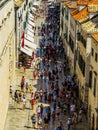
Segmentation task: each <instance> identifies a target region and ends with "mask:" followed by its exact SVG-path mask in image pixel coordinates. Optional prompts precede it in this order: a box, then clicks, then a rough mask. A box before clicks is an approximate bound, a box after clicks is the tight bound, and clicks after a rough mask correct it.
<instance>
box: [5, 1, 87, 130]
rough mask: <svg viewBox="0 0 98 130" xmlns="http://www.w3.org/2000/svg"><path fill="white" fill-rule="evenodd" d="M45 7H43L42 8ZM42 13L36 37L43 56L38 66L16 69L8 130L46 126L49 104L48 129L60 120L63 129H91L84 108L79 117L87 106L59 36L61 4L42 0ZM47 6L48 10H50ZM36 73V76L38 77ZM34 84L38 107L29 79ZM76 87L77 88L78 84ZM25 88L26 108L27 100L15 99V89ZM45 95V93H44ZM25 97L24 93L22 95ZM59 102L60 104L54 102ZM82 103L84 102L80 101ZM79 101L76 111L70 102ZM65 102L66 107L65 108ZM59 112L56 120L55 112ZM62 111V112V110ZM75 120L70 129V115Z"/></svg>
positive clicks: (39, 54)
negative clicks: (70, 73)
mask: <svg viewBox="0 0 98 130" xmlns="http://www.w3.org/2000/svg"><path fill="white" fill-rule="evenodd" d="M42 9H43V10H42ZM39 10H42V11H39V16H38V17H37V19H36V21H35V23H36V34H35V41H36V44H37V46H38V48H37V49H39V51H38V52H37V54H36V56H37V57H36V59H37V58H39V59H40V63H39V64H38V68H37V69H36V70H35V69H34V68H32V67H31V68H30V69H26V71H25V72H24V70H23V68H20V69H17V70H16V81H15V82H16V87H15V88H13V98H12V97H10V99H9V100H10V101H9V108H8V114H7V119H6V126H5V129H4V130H35V129H38V130H44V128H45V127H44V123H45V122H44V118H45V116H46V115H47V112H46V111H47V110H46V109H47V108H49V107H50V120H49V122H48V123H49V126H48V127H47V128H45V130H56V128H57V126H58V124H59V122H60V121H61V122H62V124H63V125H61V127H62V128H63V129H62V130H88V125H87V119H86V116H85V113H83V112H82V120H81V121H79V112H80V110H82V109H83V110H84V108H83V106H82V105H83V104H79V106H78V101H79V99H78V97H77V95H78V93H77V87H76V84H75V82H74V79H73V77H72V76H70V75H69V71H68V69H67V68H68V60H67V58H66V55H65V52H64V49H63V48H64V47H63V41H62V39H60V36H59V25H60V16H59V14H60V7H59V4H57V3H54V4H52V5H51V6H48V4H47V3H44V2H41V4H40V9H39ZM46 10H47V11H46ZM34 74H35V77H34ZM22 76H24V78H25V82H24V88H23V90H21V86H20V84H21V79H22ZM27 82H28V85H29V86H30V84H31V85H32V92H33V96H34V98H36V97H37V98H36V99H34V100H35V101H36V102H37V101H38V103H34V108H33V109H32V107H31V102H30V101H31V100H32V96H31V93H30V89H29V88H28V92H27V93H26V83H27ZM75 87H76V88H75ZM15 90H18V94H19V92H21V91H22V96H23V95H24V94H25V95H26V108H25V109H24V110H23V102H22V100H21V101H15V100H14V92H15ZM41 96H42V97H41ZM22 98H23V97H22ZM55 103H56V108H55V107H54V104H55ZM79 103H80V102H79ZM41 104H43V107H44V108H43V113H42V116H41V118H42V124H41V127H40V128H39V125H38V113H37V109H38V106H40V105H41ZM71 105H75V108H74V111H71V110H70V109H71V108H70V106H71ZM64 106H65V109H64ZM53 111H54V112H55V120H53V118H52V113H53ZM34 113H35V114H36V118H37V121H36V124H35V127H36V128H33V127H32V120H31V116H32V115H33V114H34ZM58 113H59V114H58ZM69 118H70V119H71V120H73V123H72V125H70V129H68V124H67V122H68V119H69Z"/></svg>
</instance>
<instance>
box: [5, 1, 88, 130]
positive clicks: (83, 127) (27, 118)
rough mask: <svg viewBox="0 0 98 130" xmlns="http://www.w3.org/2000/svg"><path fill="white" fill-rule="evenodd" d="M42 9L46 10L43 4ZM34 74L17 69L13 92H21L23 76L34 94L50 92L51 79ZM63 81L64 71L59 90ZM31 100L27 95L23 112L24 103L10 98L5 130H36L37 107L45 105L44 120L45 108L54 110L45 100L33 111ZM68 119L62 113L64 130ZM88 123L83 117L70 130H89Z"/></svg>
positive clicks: (53, 125) (51, 126)
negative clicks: (40, 91) (35, 115)
mask: <svg viewBox="0 0 98 130" xmlns="http://www.w3.org/2000/svg"><path fill="white" fill-rule="evenodd" d="M40 8H44V6H43V3H41V6H40ZM43 14H44V13H43ZM44 20H45V14H44V15H43V16H42V17H38V18H37V19H36V22H35V23H36V25H37V27H38V26H41V23H42V22H44ZM37 32H38V30H37V31H36V36H35V41H36V43H37V44H38V41H39V38H41V36H38V35H37ZM38 47H39V46H38ZM63 58H64V57H63ZM63 58H61V59H60V58H59V59H58V63H57V66H58V67H59V63H60V62H63V61H64V59H63ZM50 69H54V63H53V64H51V65H50ZM33 72H34V69H32V68H31V69H27V70H26V72H24V70H23V68H20V69H16V76H15V77H16V79H15V80H16V81H15V82H16V85H15V88H13V90H21V88H20V83H21V78H22V76H24V77H25V80H26V82H28V83H29V84H31V85H32V86H33V92H35V91H39V90H40V89H42V90H43V91H44V90H46V89H47V91H48V92H49V91H51V88H50V84H49V79H46V81H45V80H44V79H39V78H38V77H37V78H36V79H34V78H33ZM63 80H64V73H63V71H62V73H61V74H60V75H59V81H58V84H59V89H62V81H63ZM47 83H48V84H47ZM30 99H31V94H30V93H27V94H26V109H25V110H23V104H22V102H20V103H17V102H15V101H14V100H13V99H12V98H11V97H10V101H9V109H8V114H7V119H6V125H5V129H4V130H31V129H32V130H35V129H33V128H32V122H31V115H32V114H33V113H36V109H37V106H38V105H40V104H41V103H42V104H43V106H44V113H43V118H44V115H45V108H46V107H47V106H50V107H51V110H52V109H53V102H48V101H46V102H45V101H44V99H43V100H42V102H40V101H39V103H38V104H36V105H34V109H33V110H32V109H31V104H30ZM36 114H37V113H36ZM68 117H69V115H68V114H66V115H64V113H63V112H61V115H60V120H61V121H62V123H63V125H64V130H67V125H66V123H67V119H68ZM86 122H87V120H86V119H85V117H84V115H83V122H80V123H78V124H76V125H75V126H74V127H73V126H71V129H70V130H88V126H87V123H86ZM57 123H58V119H57V118H56V120H55V122H54V123H53V122H52V119H51V120H50V122H49V128H48V129H47V130H55V128H56V127H57ZM36 129H38V125H37V123H36ZM39 130H41V129H39ZM42 130H43V126H42Z"/></svg>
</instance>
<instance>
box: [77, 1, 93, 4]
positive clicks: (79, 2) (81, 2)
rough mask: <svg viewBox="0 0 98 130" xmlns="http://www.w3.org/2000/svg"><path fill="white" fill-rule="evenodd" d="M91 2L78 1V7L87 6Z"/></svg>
mask: <svg viewBox="0 0 98 130" xmlns="http://www.w3.org/2000/svg"><path fill="white" fill-rule="evenodd" d="M90 1H92V0H78V2H77V3H78V5H88V4H89V2H90Z"/></svg>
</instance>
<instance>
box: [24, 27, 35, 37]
mask: <svg viewBox="0 0 98 130" xmlns="http://www.w3.org/2000/svg"><path fill="white" fill-rule="evenodd" d="M25 34H27V35H29V36H30V37H34V32H31V31H30V30H29V29H26V31H25Z"/></svg>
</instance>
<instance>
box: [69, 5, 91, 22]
mask: <svg viewBox="0 0 98 130" xmlns="http://www.w3.org/2000/svg"><path fill="white" fill-rule="evenodd" d="M71 14H73V18H74V19H75V20H77V21H78V22H80V23H81V22H84V21H85V20H87V19H88V18H89V13H88V9H87V7H85V8H83V9H82V10H81V11H80V12H79V11H78V10H76V14H75V10H74V11H73V12H71Z"/></svg>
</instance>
